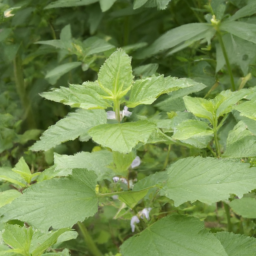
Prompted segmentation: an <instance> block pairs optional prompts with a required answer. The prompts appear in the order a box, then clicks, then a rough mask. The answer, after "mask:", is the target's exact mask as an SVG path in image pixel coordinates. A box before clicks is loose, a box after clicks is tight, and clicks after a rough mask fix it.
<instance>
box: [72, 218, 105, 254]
mask: <svg viewBox="0 0 256 256" xmlns="http://www.w3.org/2000/svg"><path fill="white" fill-rule="evenodd" d="M77 225H78V227H79V229H80V230H81V232H82V234H83V236H84V241H85V243H86V245H87V246H88V248H89V250H90V252H91V253H92V254H93V255H94V256H103V255H102V253H101V252H100V251H99V249H98V248H97V246H96V245H95V243H94V241H93V239H92V238H91V236H90V234H89V232H88V230H87V228H86V227H85V225H84V224H83V223H82V222H80V221H78V222H77Z"/></svg>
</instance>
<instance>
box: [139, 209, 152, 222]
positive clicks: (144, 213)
mask: <svg viewBox="0 0 256 256" xmlns="http://www.w3.org/2000/svg"><path fill="white" fill-rule="evenodd" d="M151 210H152V208H144V209H143V210H142V211H141V212H140V217H145V218H146V219H147V220H149V213H150V211H151Z"/></svg>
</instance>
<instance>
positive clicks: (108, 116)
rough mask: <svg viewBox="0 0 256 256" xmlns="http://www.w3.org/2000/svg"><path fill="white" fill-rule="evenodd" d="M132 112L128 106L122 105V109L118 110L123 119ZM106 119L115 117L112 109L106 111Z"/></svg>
mask: <svg viewBox="0 0 256 256" xmlns="http://www.w3.org/2000/svg"><path fill="white" fill-rule="evenodd" d="M131 115H132V112H130V111H128V107H126V106H125V107H124V109H123V111H120V118H121V119H123V118H124V117H125V116H128V117H129V116H131ZM107 119H116V113H115V112H114V111H107Z"/></svg>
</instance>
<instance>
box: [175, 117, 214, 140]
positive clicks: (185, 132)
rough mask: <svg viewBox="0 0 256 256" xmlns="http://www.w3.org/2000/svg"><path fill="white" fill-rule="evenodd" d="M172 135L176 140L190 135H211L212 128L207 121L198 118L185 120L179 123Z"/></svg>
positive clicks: (190, 136)
mask: <svg viewBox="0 0 256 256" xmlns="http://www.w3.org/2000/svg"><path fill="white" fill-rule="evenodd" d="M176 129H177V130H176V131H175V133H174V135H173V136H172V137H173V138H174V139H176V140H187V139H189V138H192V137H204V136H213V130H211V129H209V126H208V124H207V123H205V122H203V121H199V120H185V121H184V122H182V123H180V124H179V125H178V126H177V128H176Z"/></svg>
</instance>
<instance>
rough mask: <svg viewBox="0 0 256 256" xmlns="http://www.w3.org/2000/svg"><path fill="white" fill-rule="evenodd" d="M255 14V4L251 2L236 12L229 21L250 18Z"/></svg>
mask: <svg viewBox="0 0 256 256" xmlns="http://www.w3.org/2000/svg"><path fill="white" fill-rule="evenodd" d="M255 13H256V3H255V2H254V1H251V2H250V3H249V4H247V5H246V6H244V7H243V8H241V9H240V10H238V11H237V12H236V13H235V14H234V15H233V16H231V17H230V18H229V20H232V21H233V20H237V19H241V18H243V17H247V16H251V15H253V14H255Z"/></svg>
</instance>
